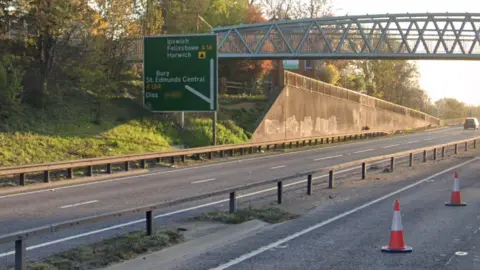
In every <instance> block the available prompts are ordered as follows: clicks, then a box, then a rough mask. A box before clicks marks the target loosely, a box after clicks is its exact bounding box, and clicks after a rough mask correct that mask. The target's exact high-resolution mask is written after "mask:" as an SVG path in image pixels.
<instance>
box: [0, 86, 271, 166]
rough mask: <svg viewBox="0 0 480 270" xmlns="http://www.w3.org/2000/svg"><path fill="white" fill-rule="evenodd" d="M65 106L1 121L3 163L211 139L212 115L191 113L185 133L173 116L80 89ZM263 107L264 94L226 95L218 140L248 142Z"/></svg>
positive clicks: (200, 142) (159, 148)
mask: <svg viewBox="0 0 480 270" xmlns="http://www.w3.org/2000/svg"><path fill="white" fill-rule="evenodd" d="M61 104H62V105H54V106H49V107H48V109H44V110H39V109H35V108H23V109H22V111H21V112H15V113H12V114H11V115H10V116H9V117H8V118H7V119H0V166H10V165H20V164H33V163H42V162H52V161H61V160H71V159H81V158H94V157H101V156H113V155H121V154H130V153H144V152H154V151H165V150H169V149H172V148H173V147H174V146H176V145H185V146H186V147H197V146H206V145H209V144H210V142H211V140H212V131H211V119H208V118H204V117H201V116H195V115H189V114H187V117H186V118H187V123H186V130H185V132H184V134H183V136H181V134H180V133H179V131H178V128H176V127H175V125H174V123H173V122H172V120H170V119H169V118H166V117H165V115H163V116H162V115H158V114H157V115H155V114H152V113H150V112H148V111H146V110H144V109H143V108H142V107H141V106H139V105H137V103H135V102H134V101H132V100H130V99H115V100H109V101H98V100H95V98H94V97H93V96H90V95H86V94H80V93H78V94H72V96H69V97H64V100H63V102H62V103H61ZM265 106H266V101H265V99H264V98H262V97H248V96H242V97H238V96H237V97H223V98H222V99H221V101H220V107H221V110H220V112H219V114H218V120H219V121H218V125H217V129H218V131H217V132H218V133H217V142H218V143H219V144H228V143H241V142H245V141H248V140H249V137H250V136H251V132H252V131H253V129H254V123H255V121H256V120H257V118H258V117H259V116H260V115H261V113H262V112H263V109H264V108H265Z"/></svg>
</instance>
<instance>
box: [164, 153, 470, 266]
mask: <svg viewBox="0 0 480 270" xmlns="http://www.w3.org/2000/svg"><path fill="white" fill-rule="evenodd" d="M459 165H460V164H459ZM478 168H480V159H478V158H472V159H469V160H468V161H466V162H464V163H463V164H461V165H460V166H458V165H457V166H456V168H455V167H453V166H452V167H451V168H448V169H445V170H443V171H440V172H436V173H429V174H427V175H423V176H421V177H418V176H417V177H415V178H411V179H407V180H404V181H401V183H400V184H401V185H391V187H390V188H389V189H387V190H382V191H379V192H376V193H371V194H367V195H366V196H365V197H358V198H356V199H353V200H351V201H349V202H347V203H341V204H338V205H331V206H325V207H319V208H317V209H316V210H314V211H313V212H311V213H309V214H308V215H305V216H303V217H301V218H299V219H296V220H292V221H289V222H286V223H282V224H279V225H278V226H275V227H274V228H273V229H270V230H265V231H260V232H259V233H257V234H255V235H254V236H250V237H247V238H245V239H243V240H241V241H238V242H235V243H234V244H230V245H227V246H224V247H222V248H220V249H217V250H211V251H209V252H206V253H204V254H202V255H200V256H197V257H195V258H192V259H189V260H187V261H184V262H181V263H179V264H177V265H176V266H175V267H174V268H173V269H175V270H177V269H189V270H190V269H192V270H195V269H212V270H223V269H235V270H237V269H238V270H247V269H248V270H250V269H255V270H266V269H275V270H277V269H288V270H291V269H368V270H371V269H462V270H469V269H480V246H479V243H480V242H479V241H480V233H479V230H480V212H479V211H478V209H479V207H480V192H479V191H480V181H478V179H479V174H478ZM454 170H460V186H461V191H462V197H463V201H465V202H466V203H467V206H465V207H447V206H445V205H444V203H445V202H446V201H449V199H450V193H451V190H452V182H453V175H454ZM397 199H398V200H400V203H401V214H402V221H403V222H402V223H403V227H404V235H405V240H406V244H407V245H409V246H411V247H413V252H412V253H404V254H388V253H382V252H381V251H380V250H381V247H382V246H384V245H388V242H389V237H390V226H391V222H392V217H393V204H394V201H395V200H397ZM169 269H171V268H169Z"/></svg>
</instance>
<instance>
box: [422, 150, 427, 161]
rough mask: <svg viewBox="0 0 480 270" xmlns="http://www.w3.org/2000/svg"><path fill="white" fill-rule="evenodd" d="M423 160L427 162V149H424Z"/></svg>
mask: <svg viewBox="0 0 480 270" xmlns="http://www.w3.org/2000/svg"><path fill="white" fill-rule="evenodd" d="M423 162H427V150H423Z"/></svg>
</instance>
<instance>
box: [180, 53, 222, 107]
mask: <svg viewBox="0 0 480 270" xmlns="http://www.w3.org/2000/svg"><path fill="white" fill-rule="evenodd" d="M213 65H214V62H213V59H210V98H208V97H206V96H204V95H203V94H202V93H200V92H198V91H197V90H195V89H194V88H192V87H191V86H189V85H185V89H187V90H188V91H190V92H192V93H193V94H194V95H196V96H197V97H199V98H201V99H203V100H205V101H206V102H208V103H210V110H213V105H214V102H215V101H214V100H213V95H214V90H215V89H214V88H215V82H214V81H213V80H214V75H215V74H214V72H215V69H214V66H213Z"/></svg>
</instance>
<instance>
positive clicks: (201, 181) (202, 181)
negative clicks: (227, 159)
mask: <svg viewBox="0 0 480 270" xmlns="http://www.w3.org/2000/svg"><path fill="white" fill-rule="evenodd" d="M215 180H217V178H210V179H205V180H200V181H195V182H192V183H191V184H200V183H205V182H211V181H215Z"/></svg>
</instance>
